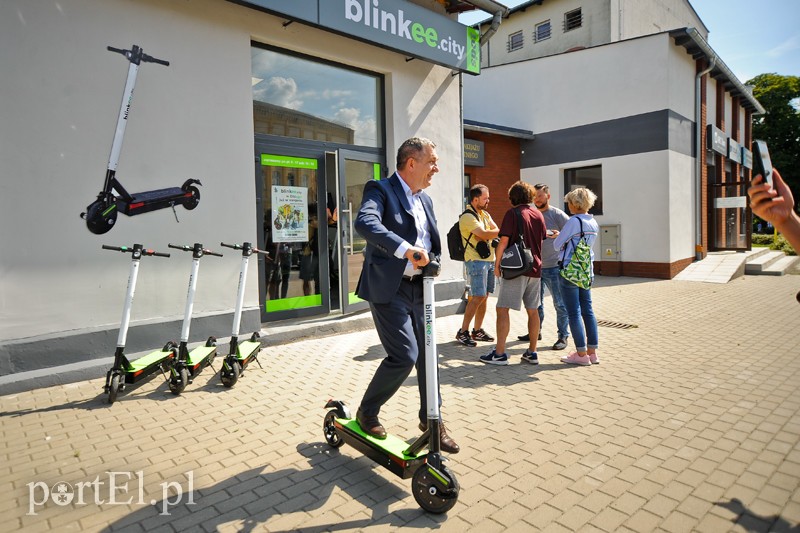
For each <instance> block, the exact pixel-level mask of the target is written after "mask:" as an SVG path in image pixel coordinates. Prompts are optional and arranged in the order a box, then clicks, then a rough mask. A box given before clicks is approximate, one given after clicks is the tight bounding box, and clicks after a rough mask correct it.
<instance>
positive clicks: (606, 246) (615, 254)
mask: <svg viewBox="0 0 800 533" xmlns="http://www.w3.org/2000/svg"><path fill="white" fill-rule="evenodd" d="M619 239H620V235H619V224H610V225H605V226H600V253H601V254H602V256H603V257H602V261H619V260H620V249H619Z"/></svg>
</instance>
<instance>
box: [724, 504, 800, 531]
mask: <svg viewBox="0 0 800 533" xmlns="http://www.w3.org/2000/svg"><path fill="white" fill-rule="evenodd" d="M715 505H718V506H719V507H722V508H724V509H728V510H729V511H731V512H734V513H736V518H735V519H733V520H731V522H732V523H734V524H736V525H737V526H739V528H741V529H742V530H743V531H748V532H750V531H752V532H754V533H755V532H758V531H771V532H774V533H778V532H792V533H798V532H800V526H794V527H792V525H791V524H790V523H789V522H788V521H787V520H786V519H784V518H783V517H781V516H777V515H776V516H761V515H758V514H756V513H754V512H753V511H751V510H750V509H748V508H747V507H746V506H745V505H744V504H743V503H742V502H741V500H739V499H738V498H733V499H732V500H731V501H729V502H717V503H716V504H715Z"/></svg>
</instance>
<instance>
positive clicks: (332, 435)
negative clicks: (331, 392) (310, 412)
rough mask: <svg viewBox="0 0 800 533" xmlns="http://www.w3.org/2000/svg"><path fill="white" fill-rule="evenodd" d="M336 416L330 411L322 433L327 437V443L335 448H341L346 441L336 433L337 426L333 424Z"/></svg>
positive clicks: (334, 412) (323, 424)
mask: <svg viewBox="0 0 800 533" xmlns="http://www.w3.org/2000/svg"><path fill="white" fill-rule="evenodd" d="M336 414H337V413H336V411H335V410H334V411H328V414H326V415H325V420H324V421H323V422H322V433H323V434H324V435H325V442H327V443H328V444H330V445H331V446H333V447H334V448H339V447H340V446H341V445H342V444H344V440H342V438H341V437H340V436H339V434H338V433H336V426H334V424H333V419H334V418H336Z"/></svg>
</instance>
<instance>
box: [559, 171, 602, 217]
mask: <svg viewBox="0 0 800 533" xmlns="http://www.w3.org/2000/svg"><path fill="white" fill-rule="evenodd" d="M578 187H586V188H587V189H589V190H590V191H592V192H593V193H595V194H596V195H597V201H596V202H595V203H594V207H592V208H591V209H590V210H589V213H591V214H592V215H602V214H603V167H601V166H600V165H597V166H594V167H581V168H568V169H566V170H564V191H565V192H569V191H571V190H573V189H577V188H578ZM564 211H566V212H567V213H569V211H568V209H567V205H566V204H564Z"/></svg>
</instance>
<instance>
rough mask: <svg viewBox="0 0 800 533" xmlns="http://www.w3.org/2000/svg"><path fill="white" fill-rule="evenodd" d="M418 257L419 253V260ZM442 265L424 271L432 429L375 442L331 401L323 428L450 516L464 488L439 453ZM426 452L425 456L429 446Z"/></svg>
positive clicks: (333, 440) (331, 439)
mask: <svg viewBox="0 0 800 533" xmlns="http://www.w3.org/2000/svg"><path fill="white" fill-rule="evenodd" d="M415 257H417V259H418V258H419V257H418V254H417V256H415ZM440 270H441V266H440V264H439V262H438V260H436V259H432V260H431V262H430V263H428V264H427V265H426V266H425V267H424V268H423V270H422V276H423V301H424V303H423V305H424V310H425V376H426V378H427V379H426V401H427V404H428V406H427V411H428V412H427V415H428V427H427V429H426V430H425V431H424V432H423V433H422V435H421V436H420V437H419V438H418V439H416V440H415V441H413V442H412V443H411V444H410V445H409V444H408V443H406V442H405V441H403V439H401V438H400V437H398V436H395V435H391V434H390V435H387V436H386V439H376V438H375V437H372V436H371V435H368V434H367V433H365V432H364V430H362V429H361V426H359V424H358V421H357V420H356V419H355V418H354V417H353V416H352V414H351V412H350V409H348V407H347V406H346V405H345V403H344V402H343V401H339V400H329V401H328V403H327V404H326V405H325V408H326V409H330V411H328V413H327V414H326V415H325V419H324V421H323V424H322V429H323V433H324V435H325V441H326V442H327V443H328V444H329V445H331V446H333V447H334V448H338V447H340V446H342V445H343V444H344V443H347V444H349V445H351V446H352V447H354V448H355V449H356V450H358V451H360V452H361V453H363V454H364V455H366V456H367V457H369V458H370V459H372V460H373V461H375V462H376V463H378V464H379V465H381V466H384V467H386V468H388V469H389V471H391V472H393V473H394V474H396V475H398V476H400V477H401V478H402V479H408V478H412V480H411V491H412V493H413V494H414V499H415V500H416V501H417V503H418V504H419V506H420V507H422V508H423V509H424V510H425V511H428V512H430V513H436V514H441V513H446V512H447V511H449V510H450V509H452V508H453V506H454V505H455V504H456V502H457V501H458V494H459V491H460V490H461V488H460V486H459V484H458V480H456V477H455V475H454V474H453V473H452V472H451V471H450V469H449V468H447V467H446V466H445V465H444V462H445V460H446V459H445V458H444V457H442V453H441V441H440V433H439V429H440V424H441V421H440V416H439V414H440V413H439V375H438V371H437V370H438V363H439V361H438V355H437V351H436V328H435V321H436V318H435V302H434V290H433V285H434V278H435V277H436V276H438V275H439V272H440ZM426 446H427V447H428V452H427V453H423V450H424V448H425V447H426Z"/></svg>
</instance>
